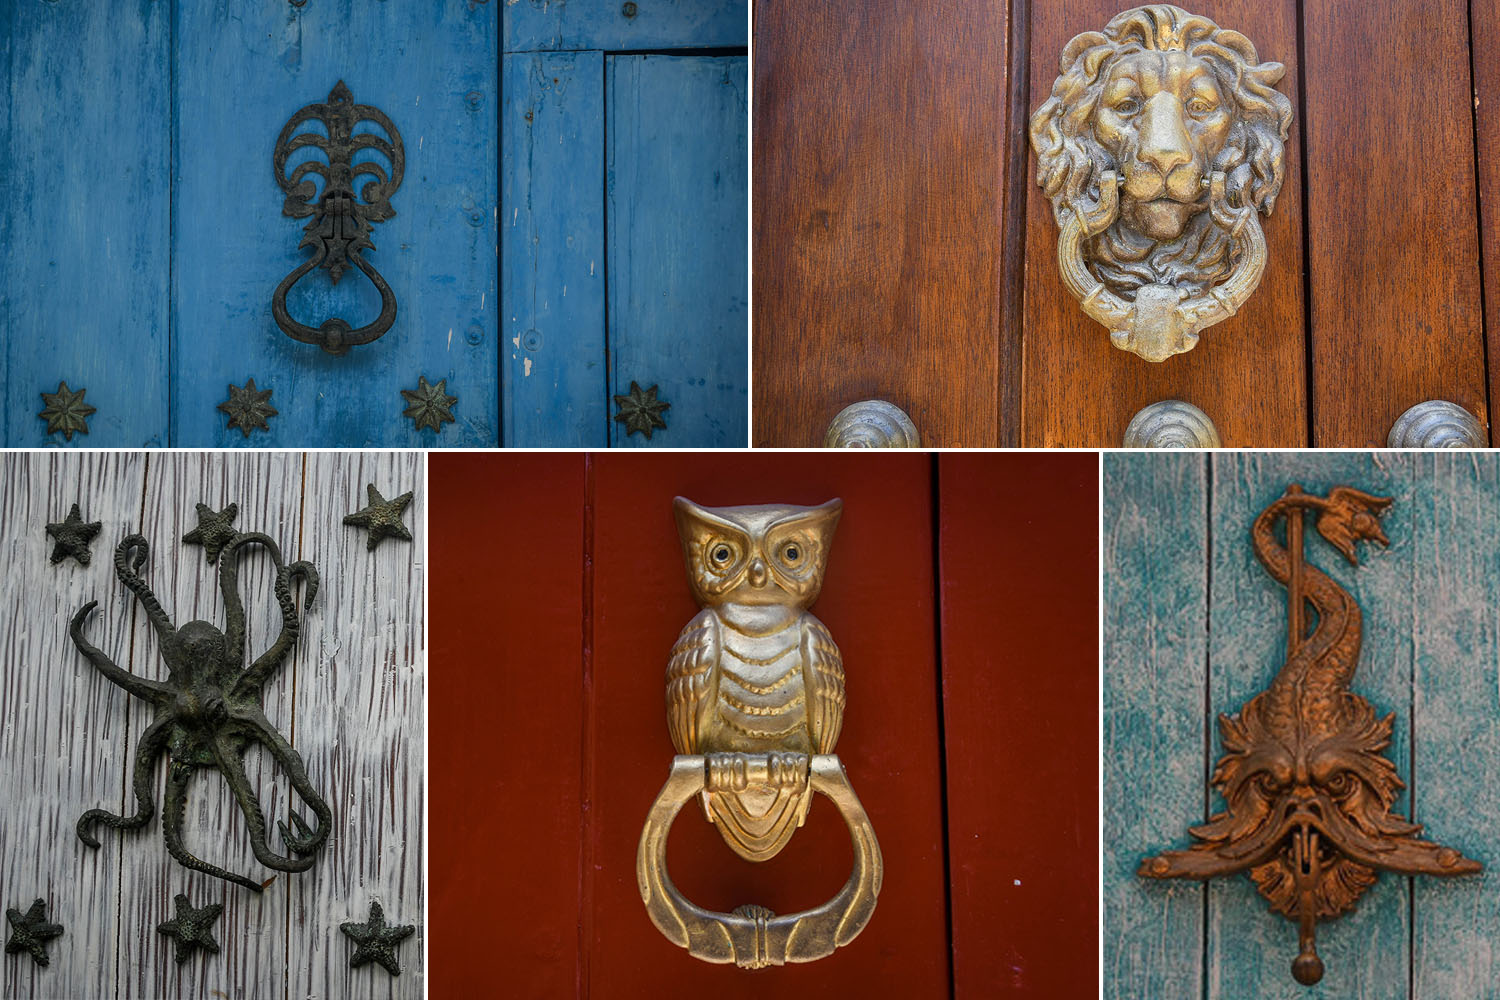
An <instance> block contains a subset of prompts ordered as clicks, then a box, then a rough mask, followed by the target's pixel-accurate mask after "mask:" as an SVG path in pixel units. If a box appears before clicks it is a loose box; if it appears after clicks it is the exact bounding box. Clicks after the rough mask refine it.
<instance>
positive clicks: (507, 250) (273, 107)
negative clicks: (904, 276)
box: [0, 0, 748, 447]
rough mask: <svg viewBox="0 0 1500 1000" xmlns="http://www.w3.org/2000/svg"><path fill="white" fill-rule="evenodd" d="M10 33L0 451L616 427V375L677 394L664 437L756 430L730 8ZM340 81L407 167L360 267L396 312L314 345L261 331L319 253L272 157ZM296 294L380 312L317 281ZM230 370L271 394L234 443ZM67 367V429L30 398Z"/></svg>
mask: <svg viewBox="0 0 1500 1000" xmlns="http://www.w3.org/2000/svg"><path fill="white" fill-rule="evenodd" d="M0 32H3V37H0V80H3V81H4V85H5V88H6V96H7V97H8V100H4V101H0V179H3V187H0V336H3V338H4V343H3V359H4V364H5V368H4V372H3V375H0V388H3V392H4V410H3V421H0V431H3V443H4V444H6V445H23V446H39V445H47V444H58V445H68V444H71V445H73V446H95V447H97V446H139V445H148V446H161V445H174V446H187V447H220V446H236V445H250V446H260V447H278V446H283V447H291V446H309V445H313V446H328V447H357V446H396V447H444V446H469V447H474V446H496V445H501V444H505V445H527V446H568V445H587V446H594V447H602V446H605V445H610V444H630V445H635V444H640V443H645V439H644V438H643V437H642V436H641V435H640V434H635V435H630V436H629V437H628V438H627V436H626V434H625V427H624V425H623V424H619V423H616V422H615V421H614V420H613V419H612V417H613V414H614V413H615V412H616V407H615V406H614V404H613V401H612V399H611V397H612V396H613V395H614V394H616V393H620V394H627V393H629V391H630V384H631V382H632V381H636V382H638V383H639V384H640V385H641V387H642V388H643V389H645V388H648V387H649V386H651V385H656V386H657V387H658V395H659V397H660V398H661V399H663V400H665V401H666V402H668V403H670V404H671V408H670V409H668V410H666V411H664V414H663V416H664V419H665V422H666V425H667V426H666V428H665V429H657V430H655V432H654V434H653V438H652V440H651V441H650V443H651V444H652V445H656V446H661V445H666V446H695V447H701V446H715V445H722V446H736V445H743V444H744V443H746V440H747V432H746V419H745V406H746V386H745V383H746V379H747V374H746V358H745V354H746V346H745V344H746V335H747V329H748V319H747V317H748V313H747V308H746V303H747V300H748V270H747V264H746V235H745V234H746V230H747V220H746V217H747V214H748V177H747V171H746V158H747V152H746V150H747V138H746V132H747V114H748V105H747V103H746V93H745V90H746V85H745V60H746V56H745V54H744V53H745V48H744V47H745V44H746V8H745V4H744V0H701V2H677V0H659V2H654V0H639V2H636V3H629V4H620V3H603V2H594V3H587V4H585V3H578V2H575V3H569V4H559V3H542V2H532V0H519V2H512V3H504V4H502V3H488V2H485V0H440V2H433V3H421V4H405V3H387V2H385V0H378V2H377V0H257V2H255V3H251V4H235V5H223V4H190V3H185V2H167V0H160V2H155V3H139V4H126V5H123V6H121V5H114V6H110V7H109V8H108V9H105V8H101V7H99V5H96V4H86V3H82V2H78V0H15V2H13V3H7V4H4V5H0ZM532 71H534V72H532ZM341 81H342V82H343V83H344V84H345V86H346V87H347V88H348V89H349V91H350V92H351V93H352V95H353V99H354V101H355V102H356V103H359V104H366V105H371V106H373V107H375V108H378V109H379V110H380V111H382V112H384V113H385V114H386V115H387V116H389V118H390V120H391V122H392V123H393V124H394V125H395V127H396V129H397V130H398V131H399V133H400V137H401V140H402V143H403V147H404V152H405V176H404V180H403V182H402V184H401V186H400V188H399V189H398V190H397V191H396V192H395V193H394V194H393V195H392V197H391V199H390V204H391V207H392V209H393V210H394V215H392V216H391V217H390V218H388V219H386V220H384V221H382V222H379V223H377V224H375V225H374V226H373V230H372V232H371V233H370V240H371V242H372V243H373V244H374V246H373V249H367V250H365V251H364V254H363V256H364V259H365V260H366V261H368V263H369V264H371V265H372V266H373V267H374V268H375V269H376V270H378V271H379V273H380V274H381V275H382V276H383V277H384V279H385V280H386V281H387V282H388V283H389V285H390V287H391V289H392V291H393V292H394V296H395V300H396V304H397V315H396V320H395V323H394V325H393V326H392V327H391V329H390V330H389V331H388V332H387V333H385V334H384V335H383V336H382V337H380V338H379V339H378V340H376V341H374V342H373V343H370V344H366V345H361V346H356V347H354V348H353V349H351V350H350V351H349V352H348V353H347V354H344V355H342V356H334V355H331V354H328V353H326V352H324V351H323V350H321V349H320V348H319V347H318V346H316V345H311V344H305V343H299V342H297V341H294V340H292V339H291V338H289V337H288V336H286V335H285V334H284V333H282V332H281V331H280V330H279V329H278V327H277V325H276V323H275V322H274V320H273V316H272V306H271V303H272V298H273V292H274V290H275V289H276V287H277V285H278V283H280V282H281V280H282V278H283V277H284V276H285V275H287V274H288V273H289V272H291V271H292V270H294V269H295V268H297V267H298V266H299V265H300V264H302V263H303V262H304V261H305V260H307V259H308V255H309V253H310V251H309V250H308V249H306V248H302V247H300V246H299V243H300V241H301V239H302V236H303V227H304V225H305V224H306V221H305V220H304V219H295V218H289V217H287V216H286V215H284V214H283V213H282V206H283V201H284V198H285V195H284V194H283V192H282V190H281V189H280V188H279V187H278V186H277V182H276V178H275V174H274V170H273V165H272V153H273V148H274V146H275V143H276V140H277V136H278V135H279V133H280V132H281V129H282V127H283V125H284V124H285V123H286V121H287V120H288V118H290V117H291V116H292V115H293V114H294V113H295V112H297V111H298V109H300V108H302V107H304V106H306V105H308V104H314V103H321V102H324V101H326V100H328V98H329V94H330V91H331V90H332V89H333V88H334V86H335V85H336V84H338V83H339V82H341ZM533 87H535V88H541V89H540V90H538V91H537V92H536V93H535V94H533V92H532V89H531V88H533ZM543 91H545V95H544V94H543ZM543 96H545V97H546V98H547V99H546V100H542V98H543ZM533 104H535V105H536V108H535V110H533V108H532V105H533ZM512 112H514V113H515V114H514V115H512ZM513 117H514V119H515V120H514V121H512V118H513ZM533 120H534V123H533ZM362 128H368V126H362ZM549 129H551V130H553V131H548V130H549ZM298 159H299V156H298V155H294V157H293V159H292V161H291V162H292V163H293V164H294V165H295V163H297V162H298ZM359 159H373V160H375V161H376V162H379V163H381V164H382V165H385V166H388V165H389V161H388V158H385V157H383V156H382V155H380V154H373V155H372V154H369V153H365V154H361V155H360V156H357V157H356V160H359ZM361 183H362V182H361ZM517 234H524V235H517ZM554 237H556V238H555V239H554ZM502 275H503V278H502ZM287 308H288V311H289V313H290V314H291V315H292V316H293V317H294V318H295V319H296V320H298V321H300V322H302V323H305V324H307V325H310V326H312V327H318V326H319V325H321V324H322V322H323V321H324V320H327V319H329V318H332V317H339V318H343V319H345V320H347V321H348V322H349V323H350V324H351V325H353V326H359V325H362V324H364V323H366V322H369V321H370V320H372V319H373V318H374V317H375V316H376V315H377V314H378V313H379V311H380V308H381V299H380V295H379V293H378V291H377V290H376V288H375V286H374V285H373V284H372V283H371V282H370V281H369V280H367V279H366V278H365V277H364V275H362V274H361V273H359V271H358V270H356V269H353V268H351V269H349V271H347V272H346V273H345V275H344V277H343V278H342V279H341V280H340V281H339V282H338V283H337V284H334V283H333V282H331V281H330V278H329V274H328V272H327V271H324V270H317V271H314V272H313V273H311V274H309V275H308V276H307V277H305V278H304V279H302V280H301V281H300V282H299V283H298V284H297V285H296V286H294V287H293V289H292V290H291V292H290V293H289V294H288V296H287ZM249 379H254V380H255V385H256V389H257V390H259V391H261V392H264V391H265V390H270V391H271V396H270V397H269V399H268V400H267V402H268V404H269V406H270V407H272V408H274V410H275V411H276V412H275V414H274V415H268V416H267V419H266V426H265V427H264V428H257V429H255V430H253V431H252V432H251V433H250V434H249V435H246V434H245V433H244V432H243V431H242V430H241V429H239V428H237V427H233V426H230V422H229V417H228V415H227V414H225V413H224V412H221V411H220V410H219V409H218V406H219V404H220V403H222V402H225V401H226V400H227V399H228V398H229V396H230V392H229V387H230V386H231V385H234V386H237V387H244V386H246V384H247V381H248V380H249ZM422 379H426V380H427V382H428V383H429V384H431V385H436V384H437V383H439V382H440V381H441V382H442V383H443V388H444V391H445V393H446V394H447V395H448V396H450V397H456V402H455V403H453V404H452V406H451V416H452V421H451V422H449V421H446V420H443V421H441V422H440V429H436V430H435V429H433V428H431V427H430V426H429V427H419V426H418V424H417V423H416V422H415V421H414V420H413V419H412V418H411V417H409V416H407V415H406V413H405V410H406V409H407V407H408V399H407V398H405V397H404V396H403V390H407V391H411V390H416V389H417V388H418V386H419V382H420V380H422ZM61 382H66V383H67V385H68V387H69V389H70V391H74V392H76V391H77V390H79V389H83V390H86V396H85V398H84V400H83V403H84V404H85V405H87V406H90V407H93V408H94V411H93V412H92V413H91V414H89V415H88V416H87V423H86V425H87V429H88V432H87V433H86V434H83V433H74V434H73V435H72V436H71V437H68V436H65V435H64V434H63V433H61V432H57V433H49V431H48V422H47V421H45V420H43V419H40V418H39V417H38V414H39V412H40V411H41V410H42V409H43V406H44V400H43V397H42V395H41V394H42V393H56V392H57V391H58V389H59V383H61Z"/></svg>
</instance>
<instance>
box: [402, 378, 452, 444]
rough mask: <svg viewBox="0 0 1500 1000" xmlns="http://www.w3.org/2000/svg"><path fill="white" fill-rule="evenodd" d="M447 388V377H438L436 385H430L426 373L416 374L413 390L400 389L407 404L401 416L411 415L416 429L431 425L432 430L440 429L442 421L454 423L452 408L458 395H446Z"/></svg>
mask: <svg viewBox="0 0 1500 1000" xmlns="http://www.w3.org/2000/svg"><path fill="white" fill-rule="evenodd" d="M447 388H448V380H447V379H440V380H439V381H438V384H437V385H432V384H430V383H428V381H427V376H426V375H418V376H417V387H416V389H415V390H413V389H402V390H401V396H402V398H403V399H405V400H406V402H407V404H408V405H407V407H406V411H405V412H404V413H403V414H402V416H406V417H411V419H412V422H413V423H414V424H416V425H417V430H421V429H422V428H423V427H431V428H432V429H433V430H434V431H441V430H442V429H443V424H444V423H450V424H451V423H456V422H457V421H455V420H454V419H453V413H452V410H453V404H454V403H457V402H458V397H457V396H450V395H448V393H447Z"/></svg>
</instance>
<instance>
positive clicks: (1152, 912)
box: [1101, 454, 1209, 1000]
mask: <svg viewBox="0 0 1500 1000" xmlns="http://www.w3.org/2000/svg"><path fill="white" fill-rule="evenodd" d="M1106 458H1107V460H1106V461H1105V462H1104V467H1103V478H1104V484H1103V493H1104V503H1105V505H1104V513H1103V519H1102V521H1103V531H1102V542H1103V552H1102V555H1101V564H1102V566H1103V573H1104V582H1103V596H1104V616H1103V622H1104V635H1103V663H1104V669H1103V692H1102V699H1103V718H1104V725H1103V765H1102V770H1101V775H1102V779H1103V783H1104V793H1103V811H1104V819H1103V830H1104V843H1103V855H1102V856H1103V865H1104V872H1103V895H1104V991H1103V995H1104V997H1105V998H1106V1000H1140V998H1142V997H1196V996H1200V995H1201V991H1202V986H1201V983H1202V981H1203V962H1204V957H1203V949H1202V940H1203V933H1204V889H1203V888H1202V887H1201V886H1199V885H1197V884H1195V883H1180V882H1172V883H1148V882H1146V881H1144V880H1142V879H1140V878H1138V877H1137V876H1136V874H1135V872H1136V867H1137V866H1138V865H1139V864H1140V861H1141V858H1142V857H1144V856H1145V855H1146V854H1147V853H1149V852H1152V851H1155V850H1159V849H1160V848H1162V847H1164V846H1167V845H1175V844H1178V843H1180V842H1181V841H1182V839H1183V838H1184V837H1185V830H1184V827H1185V826H1186V825H1187V824H1188V823H1189V822H1198V821H1199V820H1201V819H1203V818H1204V812H1203V810H1204V804H1205V801H1204V800H1205V796H1204V792H1203V783H1204V781H1205V779H1206V777H1207V775H1206V772H1205V762H1204V741H1205V739H1206V733H1205V731H1204V727H1205V725H1206V722H1207V719H1206V718H1205V714H1204V690H1205V685H1206V683H1207V666H1208V650H1207V637H1208V560H1209V539H1208V533H1207V528H1208V517H1207V514H1208V477H1207V467H1206V464H1205V459H1204V458H1203V457H1202V456H1196V455H1182V454H1176V455H1170V454H1158V455H1151V454H1129V455H1108V456H1106Z"/></svg>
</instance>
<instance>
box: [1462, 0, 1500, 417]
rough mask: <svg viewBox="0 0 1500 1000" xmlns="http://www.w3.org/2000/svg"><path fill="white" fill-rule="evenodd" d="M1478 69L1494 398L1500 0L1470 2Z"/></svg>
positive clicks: (1499, 314) (1498, 348) (1499, 267)
mask: <svg viewBox="0 0 1500 1000" xmlns="http://www.w3.org/2000/svg"><path fill="white" fill-rule="evenodd" d="M1469 30H1470V46H1471V51H1470V66H1471V69H1472V71H1473V74H1474V125H1475V129H1476V132H1475V146H1476V149H1477V151H1478V154H1479V159H1478V167H1479V178H1478V182H1479V216H1480V229H1479V247H1480V261H1481V263H1482V264H1483V266H1484V316H1485V326H1486V329H1487V330H1488V331H1489V333H1488V336H1487V337H1486V343H1487V344H1488V346H1489V379H1490V398H1491V399H1494V398H1496V397H1497V396H1500V58H1496V53H1497V52H1500V4H1497V3H1494V2H1492V0H1479V2H1478V3H1471V4H1470V5H1469Z"/></svg>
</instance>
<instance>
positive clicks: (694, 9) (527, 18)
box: [505, 0, 746, 52]
mask: <svg viewBox="0 0 1500 1000" xmlns="http://www.w3.org/2000/svg"><path fill="white" fill-rule="evenodd" d="M627 6H628V7H631V8H633V9H634V13H627V11H626V8H627ZM745 22H746V4H745V0H640V2H638V3H633V4H629V5H627V4H625V3H615V2H613V0H610V2H602V3H587V4H580V3H571V4H570V3H556V2H547V0H527V2H525V3H509V4H507V5H506V7H505V51H506V52H529V51H534V50H566V49H611V50H616V51H619V50H639V49H674V48H727V47H731V46H742V45H744V44H745V31H746V23H745Z"/></svg>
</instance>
